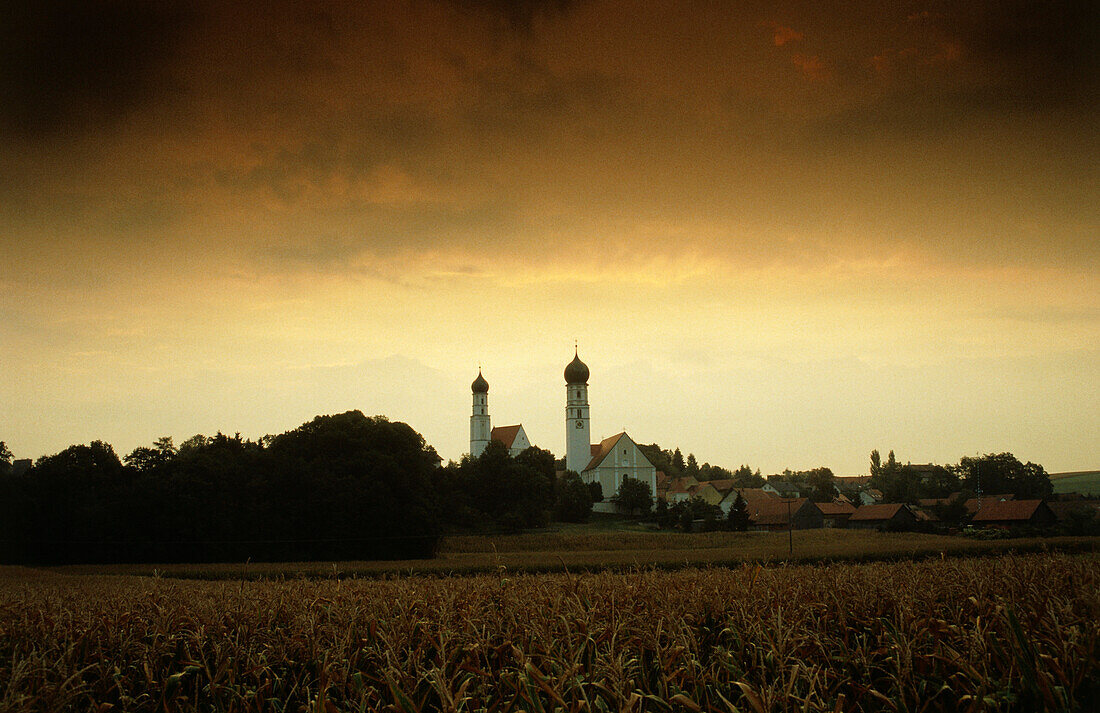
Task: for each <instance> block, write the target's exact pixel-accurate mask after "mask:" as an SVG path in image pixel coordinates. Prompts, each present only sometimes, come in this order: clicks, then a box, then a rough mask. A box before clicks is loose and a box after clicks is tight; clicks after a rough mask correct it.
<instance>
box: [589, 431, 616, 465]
mask: <svg viewBox="0 0 1100 713" xmlns="http://www.w3.org/2000/svg"><path fill="white" fill-rule="evenodd" d="M625 435H626V433H616V434H615V435H614V436H609V437H607V438H605V439H603V440H602V441H600V443H599V445H596V444H593V446H592V460H590V461H588V465H586V466H585V467H584V469H585V470H592V469H593V468H595V467H596V466H598V465H599V464H600V461H602V460H603V459H604V458H606V457H607V454H608V453H610V452H611V449H612V448H614V447H615V444H616V443H618V442H619V439H620V438H622V437H623V436H625Z"/></svg>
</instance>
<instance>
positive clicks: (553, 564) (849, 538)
mask: <svg viewBox="0 0 1100 713" xmlns="http://www.w3.org/2000/svg"><path fill="white" fill-rule="evenodd" d="M791 534H792V537H791V538H790V539H791V540H793V548H792V549H793V553H794V554H793V556H792V557H788V547H789V546H790V544H791V542H790V541H789V540H788V533H786V532H772V533H736V532H711V533H697V534H683V533H677V532H653V531H646V530H644V529H641V528H636V527H631V526H630V525H627V524H618V525H609V524H607V523H601V524H599V525H596V526H572V527H570V526H566V527H564V528H562V529H561V530H560V531H556V532H544V533H538V534H524V535H497V536H492V537H485V536H469V537H447V538H444V540H443V542H442V545H441V548H440V553H439V556H438V557H436V558H435V559H431V560H399V561H369V562H279V563H263V562H249V563H225V564H201V565H191V564H147V565H112V566H88V565H77V566H70V567H55V568H52V569H51V571H55V572H60V573H70V574H137V575H154V574H156V575H160V576H165V577H181V578H191V579H259V578H265V577H286V578H296V577H333V576H342V577H347V576H383V575H387V574H400V575H411V574H438V575H453V574H477V573H490V572H496V571H497V570H498V569H500V568H501V567H503V568H505V569H507V570H508V571H509V572H527V573H552V572H565V571H580V570H593V571H595V570H605V569H612V570H629V569H633V568H637V567H657V568H662V569H675V568H682V567H686V566H692V565H739V564H742V563H744V562H765V563H767V562H780V561H784V562H787V561H791V562H803V563H812V562H821V561H832V562H836V561H867V560H874V559H899V558H903V559H904V558H914V557H916V558H920V557H939V556H940V555H941V554H942V555H951V556H961V555H975V554H996V553H1002V552H1033V551H1034V552H1037V551H1047V550H1062V551H1071V552H1079V551H1086V552H1093V551H1095V549H1096V547H1097V545H1098V544H1100V538H1097V537H1044V538H1017V539H1010V540H997V541H979V540H972V539H968V538H965V537H957V536H955V537H952V536H946V535H928V534H919V533H911V532H907V533H886V532H883V533H879V532H874V531H867V530H829V529H821V530H796V531H795V532H793V533H791Z"/></svg>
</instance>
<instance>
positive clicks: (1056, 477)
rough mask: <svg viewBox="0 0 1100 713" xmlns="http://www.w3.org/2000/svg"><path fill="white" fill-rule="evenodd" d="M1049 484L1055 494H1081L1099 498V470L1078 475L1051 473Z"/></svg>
mask: <svg viewBox="0 0 1100 713" xmlns="http://www.w3.org/2000/svg"><path fill="white" fill-rule="evenodd" d="M1050 483H1051V485H1053V486H1054V492H1056V493H1081V494H1082V495H1095V496H1100V470H1086V471H1081V472H1078V473H1052V474H1051V476H1050Z"/></svg>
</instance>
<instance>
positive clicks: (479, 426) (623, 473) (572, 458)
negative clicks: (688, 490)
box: [470, 352, 657, 512]
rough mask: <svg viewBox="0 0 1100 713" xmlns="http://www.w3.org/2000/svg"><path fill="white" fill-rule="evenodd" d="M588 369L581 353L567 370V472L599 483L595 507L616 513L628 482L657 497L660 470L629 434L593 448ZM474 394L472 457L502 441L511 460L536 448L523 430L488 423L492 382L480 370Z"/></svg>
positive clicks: (471, 427)
mask: <svg viewBox="0 0 1100 713" xmlns="http://www.w3.org/2000/svg"><path fill="white" fill-rule="evenodd" d="M589 376H590V372H589V370H588V366H587V365H586V364H585V363H584V362H583V361H581V359H580V355H579V353H578V352H574V353H573V361H571V362H569V364H568V365H567V366H566V367H565V469H566V470H571V471H573V472H575V473H579V474H580V476H581V480H583V481H584V482H585V483H599V484H600V488H601V490H602V491H603V495H604V498H603V501H602V502H598V503H595V504H594V505H593V506H592V509H593V510H594V511H596V512H615V504H614V503H613V502H611V498H612V497H613V496H614V495H615V494H616V493H617V492H618V491H619V485H620V484H621V483H622V482H623V478H626V477H630V478H634V479H635V480H640V481H642V482H643V483H645V484H646V485H647V486H648V487H649V493H650V495H651V496H653V495H655V494H656V492H657V469H656V467H654V465H653V464H652V463H650V462H649V459H648V458H646V456H645V454H644V453H642V449H640V448H638V445H637V444H636V443H635V442H634V441H633V439H631V438H630V436H629V435H628V434H627V433H626V432H625V431H624V432H622V433H618V434H616V435H614V436H610V437H609V438H605V439H603V440H602V441H600V442H599V443H592V442H591V439H592V436H591V433H592V428H591V420H590V416H589V409H588V378H589ZM470 388H471V391H472V392H473V401H474V404H473V414H472V415H471V416H470V455H473V456H477V455H480V454H481V453H482V452H484V450H485V448H486V447H487V446H488V445H489V441H494V440H495V441H501V442H502V443H504V445H505V446H506V447H507V448H508V452H509V453H510V454H512V455H516V454H518V453H521V452H522V451H523V450H524V449H525V448H528V447H529V446H530V445H531V442H530V441H529V440H528V438H527V434H526V433H524V431H523V425H522V424H519V425H515V426H503V427H499V428H492V425H491V422H490V417H489V382H487V381H486V380H485V377H484V376H482V374H481V370H480V369H479V370H478V373H477V378H476V379H475V380H474V383H473V384H471V385H470Z"/></svg>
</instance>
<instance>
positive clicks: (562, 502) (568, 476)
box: [554, 470, 592, 522]
mask: <svg viewBox="0 0 1100 713" xmlns="http://www.w3.org/2000/svg"><path fill="white" fill-rule="evenodd" d="M591 514H592V492H591V491H590V490H589V489H588V486H587V485H585V483H584V481H582V480H581V477H580V476H579V475H577V474H576V473H574V472H573V471H571V470H570V471H566V472H565V473H563V474H562V477H561V478H559V479H558V480H557V483H556V487H555V489H554V519H555V520H558V521H560V522H588V517H589V515H591Z"/></svg>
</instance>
